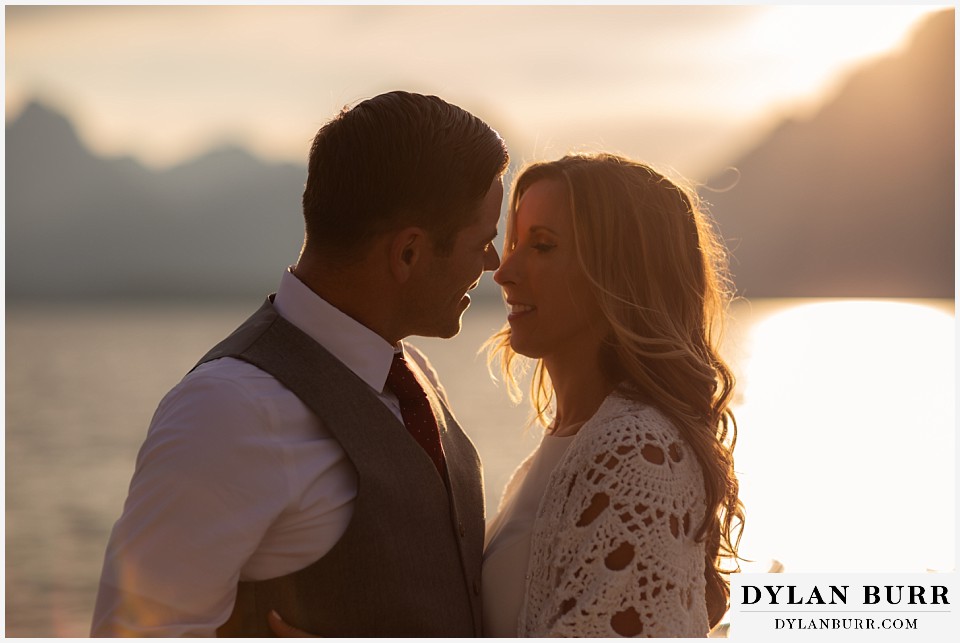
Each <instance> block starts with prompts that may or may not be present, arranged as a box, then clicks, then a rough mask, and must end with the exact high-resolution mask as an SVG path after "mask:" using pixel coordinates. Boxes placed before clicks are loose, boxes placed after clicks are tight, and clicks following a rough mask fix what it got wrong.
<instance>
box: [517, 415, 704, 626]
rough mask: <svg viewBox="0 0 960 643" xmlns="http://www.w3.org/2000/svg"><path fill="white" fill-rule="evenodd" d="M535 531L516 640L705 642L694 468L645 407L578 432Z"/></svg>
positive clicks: (698, 483)
mask: <svg viewBox="0 0 960 643" xmlns="http://www.w3.org/2000/svg"><path fill="white" fill-rule="evenodd" d="M581 433H583V435H581V436H578V438H577V440H578V442H579V444H576V443H575V444H574V445H573V446H572V447H571V448H572V449H575V450H573V451H572V452H571V453H570V454H569V455H570V457H568V458H567V460H566V461H565V463H564V464H563V465H561V469H560V470H558V471H557V472H556V473H555V476H554V479H553V480H552V481H551V488H550V489H549V490H548V495H547V497H546V498H545V499H544V505H543V507H542V508H541V513H540V515H539V516H538V519H537V524H536V525H535V527H534V535H533V544H532V547H531V562H530V575H531V578H530V580H529V582H528V595H527V601H526V605H525V609H524V611H523V612H522V613H521V634H522V635H524V636H581V637H587V636H589V637H616V636H704V635H706V633H707V630H708V626H707V618H706V603H705V594H704V587H705V585H704V575H703V574H704V568H703V566H704V549H703V545H702V543H697V542H696V540H695V537H694V534H695V532H696V528H697V526H698V525H699V524H700V521H701V520H702V519H703V511H704V499H703V496H704V491H703V482H702V475H701V473H700V469H699V465H698V464H697V462H696V459H695V457H694V456H693V454H692V452H691V451H689V449H687V447H686V446H685V445H684V444H683V442H682V440H680V438H679V435H678V433H677V432H676V430H675V429H674V428H673V426H672V424H670V423H669V422H668V421H667V420H666V419H665V418H664V417H663V416H662V415H660V414H659V413H657V412H655V411H652V410H649V412H645V413H642V414H640V415H626V416H619V417H613V418H609V419H607V420H604V421H603V422H602V423H601V424H600V425H599V426H598V425H596V424H594V425H593V426H585V427H584V429H583V430H582V431H581Z"/></svg>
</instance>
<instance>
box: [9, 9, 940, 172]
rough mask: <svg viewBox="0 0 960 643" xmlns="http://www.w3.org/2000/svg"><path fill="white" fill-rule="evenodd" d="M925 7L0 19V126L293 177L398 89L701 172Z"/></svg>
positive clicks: (545, 150) (528, 151)
mask: <svg viewBox="0 0 960 643" xmlns="http://www.w3.org/2000/svg"><path fill="white" fill-rule="evenodd" d="M946 6H951V5H947V4H944V5H941V6H940V7H939V8H942V7H946ZM937 9H938V7H936V6H930V5H927V6H893V7H891V6H870V5H854V6H845V7H830V6H812V7H811V6H804V7H796V6H794V7H788V6H764V5H750V6H735V7H733V6H615V7H610V6H607V7H594V6H442V5H437V6H427V7H424V6H417V7H414V6H361V7H347V6H285V7H275V6H239V7H238V6H170V7H156V6H97V7H73V6H55V7H38V6H7V7H6V11H5V17H6V108H7V118H8V119H10V118H11V117H13V116H15V115H16V114H17V112H18V110H19V109H20V108H21V107H22V105H23V103H24V101H25V100H28V99H29V98H31V97H34V96H39V97H41V98H42V99H43V100H44V101H46V102H47V103H49V104H50V105H52V106H53V107H56V108H58V109H61V110H63V111H65V112H67V113H68V115H69V116H70V117H71V118H73V119H74V121H75V122H76V123H77V124H78V126H79V128H80V131H81V135H82V137H83V138H84V140H85V141H86V142H87V143H88V144H89V145H90V146H91V147H93V148H94V149H95V150H97V151H98V152H101V153H106V154H132V155H134V156H137V157H139V158H140V159H141V160H143V161H144V162H146V163H149V164H151V165H155V166H163V165H169V164H172V163H176V162H178V161H181V160H184V159H185V158H186V157H189V156H191V155H194V154H197V153H199V152H202V151H203V150H205V149H207V148H208V147H210V146H212V145H215V144H219V143H222V142H225V141H237V142H240V143H241V144H243V145H245V146H247V147H249V148H250V149H251V150H252V151H254V152H255V153H257V154H259V155H261V156H263V157H264V158H268V159H273V160H287V161H294V162H297V163H303V162H305V158H306V154H307V150H308V145H309V141H310V139H311V138H312V136H313V134H314V133H315V132H316V130H317V128H318V127H319V126H320V125H322V124H323V122H324V121H326V120H327V119H328V118H329V117H331V116H332V115H333V114H334V113H335V112H336V111H337V110H338V109H339V108H340V107H341V106H343V105H344V104H346V103H352V102H355V101H357V100H359V99H362V98H365V97H369V96H372V95H375V94H377V93H379V92H381V91H386V90H390V89H396V88H403V89H409V90H412V91H419V92H423V93H435V94H438V95H440V96H442V97H443V98H445V99H447V100H449V101H451V102H454V103H457V104H459V105H461V106H462V107H465V108H467V109H469V110H470V111H473V112H474V113H476V114H477V115H479V116H481V117H482V118H484V119H485V120H486V121H487V122H489V123H490V124H491V125H493V126H494V127H495V128H496V129H498V130H499V131H500V132H501V134H503V135H504V137H505V138H506V139H507V142H508V144H509V145H510V148H511V152H512V154H513V156H514V157H515V158H519V159H525V160H529V159H532V158H544V157H552V156H556V155H558V154H561V153H563V152H566V151H568V150H571V149H598V148H605V149H610V150H614V151H619V152H623V153H627V154H631V155H634V156H637V157H640V158H642V159H644V160H647V161H650V162H653V163H655V164H657V165H660V166H670V167H674V168H676V169H677V170H679V171H681V172H683V173H689V174H693V175H694V178H703V177H701V176H697V175H698V173H701V172H703V171H709V170H711V169H713V168H714V167H715V166H716V165H717V164H718V163H723V162H726V161H730V160H733V159H732V158H730V156H731V154H732V153H734V150H736V148H737V147H743V146H744V145H746V144H747V141H749V140H750V138H749V137H750V136H751V135H752V136H755V135H756V132H757V131H758V128H759V129H760V130H761V131H762V128H764V127H766V126H769V125H770V123H771V122H773V121H774V120H775V119H776V118H777V117H779V116H780V115H783V114H787V113H792V112H794V111H795V110H797V109H798V108H804V109H809V108H810V107H811V106H813V105H815V104H816V101H817V100H818V99H819V97H821V96H822V95H823V93H824V92H829V90H830V88H832V87H835V86H836V82H837V79H838V78H839V77H842V74H843V73H845V72H848V71H849V70H850V69H851V66H853V65H855V64H857V63H858V62H860V61H862V59H863V58H864V57H866V56H871V55H876V54H877V53H879V52H883V51H886V50H889V49H890V48H892V47H896V46H898V45H899V44H902V42H903V40H904V38H905V36H906V35H907V34H908V33H909V31H910V29H911V28H912V27H913V26H914V25H915V24H916V22H917V20H918V19H919V18H921V17H922V15H923V14H924V13H927V12H930V11H933V10H937Z"/></svg>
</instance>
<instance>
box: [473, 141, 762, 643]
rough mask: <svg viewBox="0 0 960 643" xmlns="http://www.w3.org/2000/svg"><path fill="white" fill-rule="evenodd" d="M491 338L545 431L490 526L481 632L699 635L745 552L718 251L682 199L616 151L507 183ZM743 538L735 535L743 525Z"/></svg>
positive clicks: (537, 168) (532, 171) (538, 169)
mask: <svg viewBox="0 0 960 643" xmlns="http://www.w3.org/2000/svg"><path fill="white" fill-rule="evenodd" d="M494 279H495V280H496V281H497V283H498V284H500V285H501V286H502V288H503V291H504V297H505V299H506V301H507V304H508V307H509V311H510V312H509V316H508V323H507V325H506V326H505V327H504V328H503V330H501V331H500V332H499V333H498V334H497V335H495V336H494V337H493V338H491V340H490V341H489V342H488V346H489V348H490V360H491V362H493V361H498V360H499V363H500V366H501V368H502V370H503V373H504V375H505V377H506V380H507V382H508V383H509V384H510V385H511V388H512V392H513V393H514V394H516V393H517V390H516V389H517V384H516V381H517V380H516V373H517V370H518V369H517V367H518V366H521V364H520V363H519V361H518V360H517V359H516V358H517V356H524V357H528V358H533V359H535V360H536V369H535V372H534V377H533V386H532V402H533V405H534V410H535V413H536V417H537V419H538V420H539V421H540V422H541V423H542V424H543V425H544V426H545V427H546V435H545V436H544V438H543V441H542V443H541V444H540V446H539V448H538V449H537V450H536V451H535V452H534V453H533V454H532V455H531V456H530V457H529V458H528V459H527V460H526V461H525V462H524V463H523V464H522V465H521V466H520V468H519V469H518V470H517V471H516V473H515V474H514V476H513V479H512V480H511V481H510V483H509V484H508V485H507V488H506V491H505V493H504V498H503V500H502V502H501V510H500V512H499V514H498V516H497V517H496V518H495V519H494V520H493V521H492V522H491V524H490V526H489V528H488V532H487V547H486V551H485V554H484V568H483V592H484V596H483V599H484V631H485V634H486V635H488V636H506V637H515V636H537V637H540V636H589V637H611V636H683V637H692V636H705V635H706V634H707V632H708V630H709V629H710V628H711V627H713V626H714V625H716V624H717V623H718V622H719V620H720V618H721V617H722V616H723V614H724V612H725V611H726V608H727V598H728V596H729V583H728V580H727V579H725V577H724V571H723V567H722V566H721V562H722V559H724V558H730V559H732V560H733V561H734V562H735V561H736V559H737V556H736V550H737V545H738V543H739V533H740V529H741V528H742V525H743V509H742V505H741V503H740V502H739V499H738V483H737V479H736V476H735V474H734V471H733V446H734V443H735V441H736V424H735V422H734V419H733V415H732V414H731V412H730V410H729V409H728V406H727V405H728V402H729V400H730V396H731V392H732V387H733V377H732V374H731V372H730V370H729V368H728V367H727V366H726V365H725V364H724V362H723V361H722V360H721V359H720V357H719V355H718V354H717V349H716V346H717V341H718V339H717V330H718V328H717V327H718V322H720V320H721V316H722V313H723V312H724V309H725V306H726V304H727V303H728V290H727V288H726V286H727V282H726V281H725V276H724V271H723V253H722V252H721V248H720V246H719V244H718V243H717V242H716V239H715V237H714V235H713V233H712V231H711V229H710V226H709V222H708V221H707V219H706V218H705V216H704V215H703V213H701V212H700V211H699V210H698V209H697V207H696V205H695V202H694V200H693V198H692V197H691V196H690V195H689V194H688V193H686V192H685V191H684V190H682V189H681V188H680V187H678V186H677V185H675V184H674V183H672V182H670V181H669V180H668V179H666V178H665V177H663V176H662V175H660V174H658V173H657V172H655V171H654V170H652V169H651V168H649V167H647V166H645V165H642V164H640V163H636V162H633V161H630V160H628V159H625V158H622V157H619V156H614V155H610V154H600V155H595V156H580V155H578V156H567V157H565V158H562V159H560V160H558V161H554V162H549V163H537V164H534V165H532V166H530V167H528V168H527V169H526V170H525V171H524V172H522V173H521V175H520V176H519V177H518V179H517V181H516V183H515V186H514V190H513V194H512V197H511V204H510V215H509V219H508V224H507V237H506V242H505V245H504V252H503V261H502V264H501V266H500V269H499V270H498V271H497V272H496V273H495V275H494ZM735 534H736V535H735Z"/></svg>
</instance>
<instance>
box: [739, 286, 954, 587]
mask: <svg viewBox="0 0 960 643" xmlns="http://www.w3.org/2000/svg"><path fill="white" fill-rule="evenodd" d="M954 341H955V338H954V315H953V305H952V302H946V303H945V304H943V305H941V306H936V305H928V304H921V303H910V302H903V301H897V302H885V301H857V300H853V301H851V300H842V301H841V300H838V301H824V302H816V303H807V304H803V305H795V306H790V307H788V308H786V309H783V308H780V309H779V311H778V312H775V313H774V314H771V315H770V316H768V317H766V318H765V319H762V320H760V321H758V322H757V323H755V324H754V325H753V326H752V328H751V330H750V334H749V336H748V337H747V338H746V340H745V345H744V347H743V348H744V350H745V352H746V354H745V355H744V356H743V357H742V361H741V362H740V368H739V369H738V370H739V378H740V387H741V395H742V397H741V398H740V400H739V403H738V406H737V408H736V412H737V417H738V420H739V424H740V426H741V437H740V442H739V444H738V447H737V461H736V465H737V470H738V471H739V472H740V476H741V484H742V497H743V500H744V502H745V504H746V507H747V529H746V531H745V534H744V538H743V547H742V551H743V554H744V555H745V556H747V557H749V558H754V559H758V560H764V559H767V558H777V559H779V560H781V561H783V562H784V564H785V566H786V571H800V572H805V571H826V570H829V571H858V570H859V571H894V570H897V571H923V570H925V569H934V570H938V571H946V570H952V569H953V568H954V565H955V561H954V514H955V491H954V470H955V463H954V454H955V446H954V428H955V405H954V404H955V373H954V357H955V350H954Z"/></svg>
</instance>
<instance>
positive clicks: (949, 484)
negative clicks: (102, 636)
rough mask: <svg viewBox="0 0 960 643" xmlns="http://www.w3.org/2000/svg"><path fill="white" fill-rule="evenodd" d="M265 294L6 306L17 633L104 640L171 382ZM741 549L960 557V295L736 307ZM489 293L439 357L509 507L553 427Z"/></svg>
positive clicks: (913, 567)
mask: <svg viewBox="0 0 960 643" xmlns="http://www.w3.org/2000/svg"><path fill="white" fill-rule="evenodd" d="M259 303H260V302H258V301H252V302H247V303H245V304H203V305H199V304H169V303H165V304H155V303H154V304H134V303H117V304H106V305H102V306H99V307H96V308H94V307H91V306H84V305H67V304H45V305H40V304H30V305H26V304H11V305H8V306H7V309H6V333H7V336H6V340H7V341H6V634H7V635H8V636H31V637H33V636H72V637H76V636H86V634H87V632H88V628H89V623H90V615H91V612H92V609H93V604H94V599H95V594H96V588H97V581H98V577H99V573H100V565H101V562H102V556H103V549H104V546H105V544H106V541H107V537H108V535H109V531H110V528H111V526H112V524H113V522H114V520H116V518H117V517H118V515H119V512H120V509H121V507H122V504H123V499H124V497H125V495H126V488H127V484H128V482H129V479H130V475H131V473H132V471H133V464H134V460H135V457H136V453H137V449H138V448H139V445H140V442H141V441H142V439H143V436H144V434H145V431H146V428H147V425H148V424H149V421H150V417H151V415H152V414H153V411H154V408H155V407H156V404H157V402H158V401H159V399H160V398H161V397H162V396H163V394H164V393H165V392H166V391H167V390H168V389H169V388H170V387H171V386H173V385H174V384H175V383H176V382H177V381H178V380H179V379H180V377H182V375H183V374H184V372H186V371H187V370H188V369H189V368H190V367H191V366H192V365H193V363H194V361H195V360H196V359H197V358H198V357H199V356H200V355H202V354H203V353H204V352H205V351H206V349H207V348H209V347H210V346H211V345H212V344H213V343H215V342H216V341H217V340H219V339H220V338H221V337H222V336H224V335H225V334H226V333H227V332H229V331H230V330H232V329H233V328H234V327H235V326H236V325H237V324H238V323H239V322H240V321H242V320H243V319H244V318H245V316H246V314H247V313H248V312H250V311H252V309H254V308H255V307H256V306H258V305H259ZM732 312H733V315H732V323H731V327H730V331H729V333H728V337H727V344H726V354H727V356H728V358H729V359H730V360H731V361H732V363H733V366H734V370H735V371H736V372H737V374H738V378H739V381H740V386H739V389H738V392H737V395H736V406H735V411H736V413H737V417H738V421H739V425H740V440H739V444H738V447H737V470H738V472H739V473H740V480H741V487H742V493H741V495H742V497H743V500H744V503H745V504H746V507H747V516H748V518H747V530H746V532H745V535H744V539H743V545H742V553H743V555H745V556H747V557H748V558H752V559H754V560H756V561H757V565H759V566H761V567H762V566H763V565H764V564H765V561H767V560H768V559H771V558H776V559H778V560H780V561H782V562H783V563H784V565H785V567H786V571H826V570H830V571H867V570H871V571H923V570H925V569H931V570H937V571H951V570H954V568H955V560H954V543H955V531H954V515H955V505H956V503H955V491H954V472H955V452H956V447H955V437H954V430H955V426H956V422H955V390H956V381H955V371H954V364H955V344H954V342H955V332H954V302H953V301H952V300H922V301H906V300H880V301H866V300H760V301H756V302H752V303H746V302H742V303H738V304H737V305H736V306H735V307H734V309H733V311H732ZM503 319H504V312H503V308H502V306H501V305H500V304H499V303H494V302H478V303H476V304H475V305H474V306H473V307H472V309H471V310H470V311H468V313H467V315H466V317H465V324H464V331H463V332H462V333H461V334H460V335H459V336H458V337H457V338H455V339H453V340H436V339H419V338H417V339H414V343H415V344H417V345H418V346H419V347H420V348H422V349H423V350H424V351H425V352H427V354H428V355H429V356H430V358H431V360H432V361H433V364H434V366H435V367H436V369H437V371H438V372H439V374H440V377H441V379H442V380H443V382H444V385H445V387H446V389H447V392H448V394H449V396H450V398H451V401H452V404H453V406H454V410H455V412H456V414H457V416H458V418H459V420H460V422H461V424H462V425H463V426H464V427H465V428H466V430H467V431H468V432H469V433H470V435H471V437H472V438H473V439H474V441H475V443H476V445H477V447H478V449H479V451H480V455H481V457H482V459H483V464H484V469H485V478H486V493H487V512H488V515H489V514H491V513H492V512H493V511H494V509H495V507H496V502H497V499H498V498H499V495H500V492H501V491H502V489H503V485H504V484H505V482H506V480H507V477H508V476H509V475H510V472H511V471H512V470H513V468H514V467H515V466H516V464H518V463H519V461H520V460H521V459H522V457H523V456H524V455H526V454H527V453H528V452H529V451H531V450H532V449H533V448H534V447H535V446H536V444H537V442H538V440H539V438H540V432H539V431H538V430H537V429H536V428H535V427H528V428H525V426H526V424H527V419H528V415H529V414H528V411H527V407H526V406H525V404H524V405H522V406H519V407H516V406H513V405H511V404H510V403H509V402H508V401H507V398H506V394H505V392H504V390H503V388H502V387H498V386H497V385H495V384H494V382H492V381H491V379H490V377H489V375H488V374H487V370H486V365H485V361H484V358H483V357H482V356H477V349H478V347H479V346H480V344H481V343H482V341H483V340H484V339H485V338H486V337H487V336H489V335H490V334H491V333H492V332H493V331H494V330H495V329H496V328H497V327H499V325H500V324H501V323H502V322H503Z"/></svg>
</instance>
